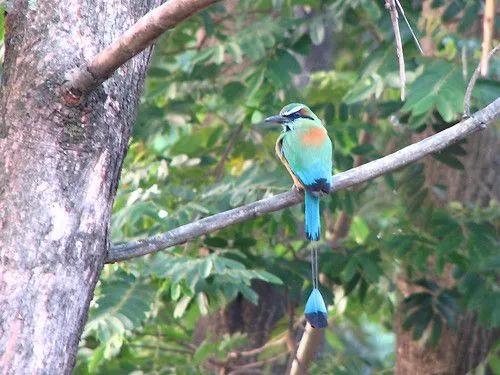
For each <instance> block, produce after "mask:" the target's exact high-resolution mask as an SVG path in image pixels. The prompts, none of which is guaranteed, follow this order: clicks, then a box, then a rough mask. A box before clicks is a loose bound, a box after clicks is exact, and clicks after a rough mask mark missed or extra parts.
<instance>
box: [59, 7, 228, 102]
mask: <svg viewBox="0 0 500 375" xmlns="http://www.w3.org/2000/svg"><path fill="white" fill-rule="evenodd" d="M218 1H220V0H169V1H167V2H165V3H164V4H163V5H160V6H159V7H157V8H155V9H153V10H151V11H150V12H148V13H147V14H146V15H144V16H143V17H141V18H140V19H139V21H137V22H136V23H135V24H134V25H133V26H132V27H131V28H130V29H128V30H127V31H125V32H124V33H123V34H122V35H121V36H120V38H118V40H116V41H114V42H113V43H112V44H111V45H109V46H108V47H106V48H105V49H104V50H103V51H101V52H100V53H99V54H98V55H97V56H96V57H95V58H94V59H93V60H92V61H91V62H90V63H88V64H86V65H85V66H84V67H83V68H81V69H79V70H78V71H76V72H75V73H73V74H72V76H71V77H70V79H69V81H68V82H67V83H66V84H65V85H64V86H63V90H62V98H63V100H64V101H65V102H66V103H67V104H78V103H79V102H80V101H81V99H82V98H83V96H84V95H86V94H87V93H89V92H90V91H92V90H93V89H94V88H96V87H97V86H99V85H100V84H101V83H102V82H104V81H105V80H107V79H108V78H109V77H110V76H111V75H112V74H113V73H114V72H115V71H116V70H117V69H118V68H119V67H120V66H122V65H123V64H125V63H126V62H127V61H128V60H130V59H131V58H132V57H134V56H136V55H138V54H139V53H140V52H142V51H143V50H144V49H146V48H147V47H149V46H150V45H151V44H152V43H153V42H154V41H155V39H156V38H158V37H159V36H160V35H162V34H163V33H164V32H165V31H167V30H170V29H172V28H174V27H175V26H176V25H177V24H179V23H180V22H182V21H184V20H185V19H186V18H188V17H190V16H192V15H193V14H195V13H197V12H199V11H200V10H202V9H204V8H206V7H208V6H210V5H212V4H214V3H216V2H218Z"/></svg>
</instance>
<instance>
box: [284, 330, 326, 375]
mask: <svg viewBox="0 0 500 375" xmlns="http://www.w3.org/2000/svg"><path fill="white" fill-rule="evenodd" d="M323 336H324V329H315V328H313V327H312V326H311V325H310V324H309V323H307V324H306V329H305V331H304V335H303V336H302V339H301V340H300V344H299V348H298V349H297V355H296V356H295V358H294V360H293V363H292V368H291V369H290V375H300V374H305V373H306V372H307V369H308V368H309V365H310V364H311V361H312V359H313V356H314V352H315V351H316V349H317V348H318V347H319V345H320V344H321V341H322V340H323Z"/></svg>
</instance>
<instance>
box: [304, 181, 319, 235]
mask: <svg viewBox="0 0 500 375" xmlns="http://www.w3.org/2000/svg"><path fill="white" fill-rule="evenodd" d="M304 206H305V228H306V230H305V231H306V237H307V239H308V240H312V241H318V240H319V232H320V231H321V224H320V217H319V197H317V196H315V195H313V194H312V193H311V192H310V191H308V190H306V191H305V204H304Z"/></svg>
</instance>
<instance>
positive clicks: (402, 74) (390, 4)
mask: <svg viewBox="0 0 500 375" xmlns="http://www.w3.org/2000/svg"><path fill="white" fill-rule="evenodd" d="M385 8H386V9H387V10H388V11H389V13H390V14H391V22H392V28H393V29H394V39H395V41H396V54H397V56H398V61H399V80H400V81H401V101H404V100H405V97H406V93H405V86H406V71H405V58H404V56H403V44H402V43H401V33H400V32H399V23H398V10H397V8H396V2H395V0H385Z"/></svg>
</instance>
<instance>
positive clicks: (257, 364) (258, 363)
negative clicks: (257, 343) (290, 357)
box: [228, 352, 288, 375]
mask: <svg viewBox="0 0 500 375" xmlns="http://www.w3.org/2000/svg"><path fill="white" fill-rule="evenodd" d="M286 354H288V352H285V353H280V354H277V355H275V356H274V357H272V358H269V359H264V360H262V361H256V362H252V363H248V364H246V365H241V366H234V367H232V368H233V370H232V371H231V372H230V373H229V374H228V375H236V374H241V373H243V374H246V373H247V371H248V369H251V368H254V367H260V366H263V365H266V364H268V363H273V362H276V361H277V360H278V359H280V358H281V357H284V356H285V355H286Z"/></svg>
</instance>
